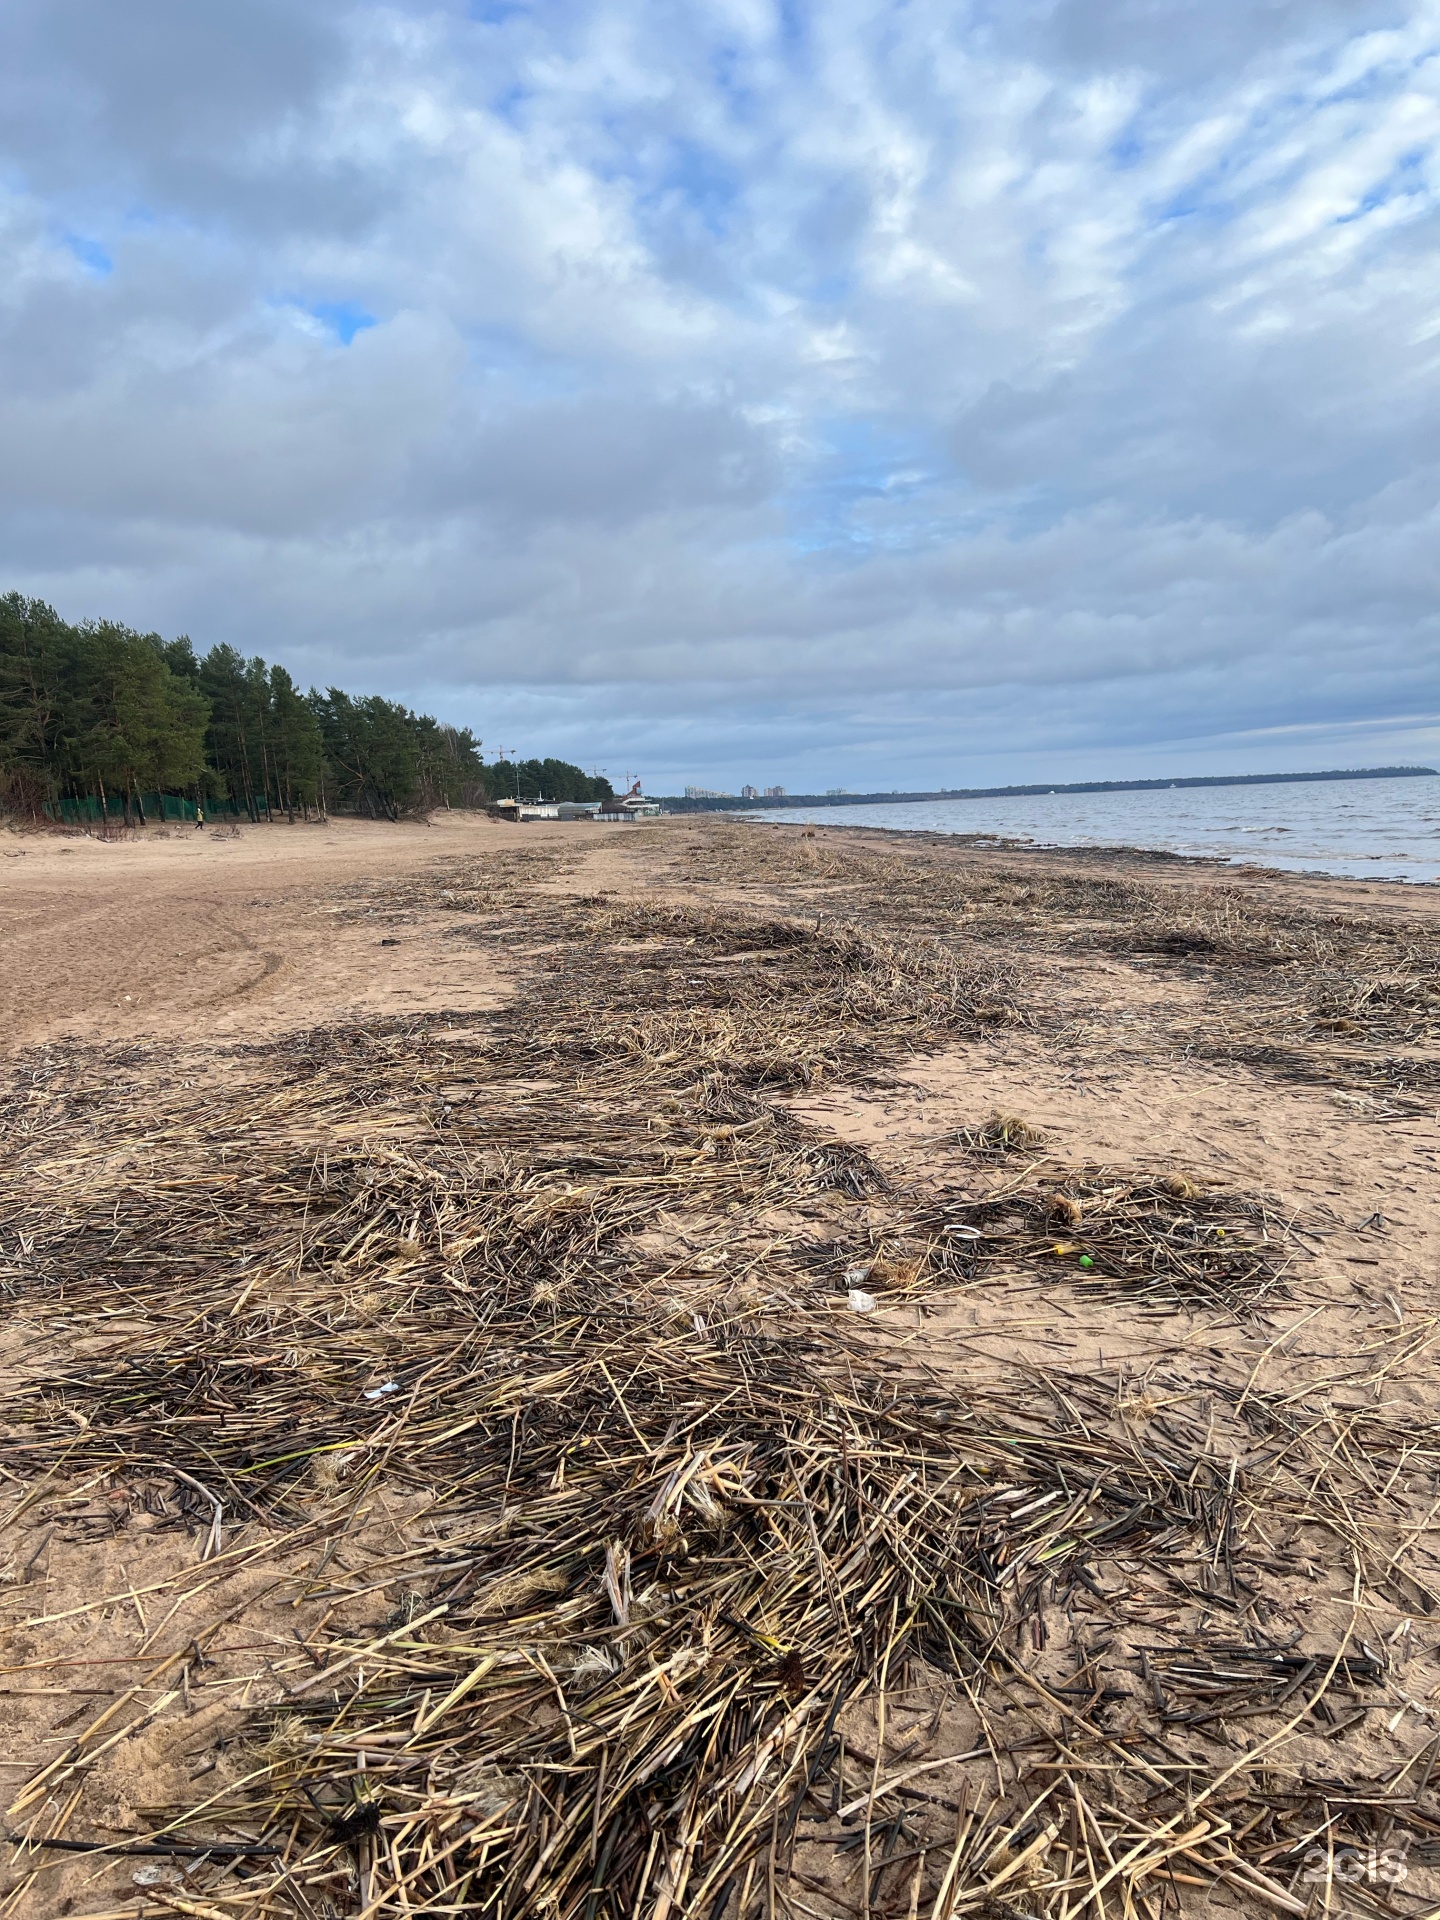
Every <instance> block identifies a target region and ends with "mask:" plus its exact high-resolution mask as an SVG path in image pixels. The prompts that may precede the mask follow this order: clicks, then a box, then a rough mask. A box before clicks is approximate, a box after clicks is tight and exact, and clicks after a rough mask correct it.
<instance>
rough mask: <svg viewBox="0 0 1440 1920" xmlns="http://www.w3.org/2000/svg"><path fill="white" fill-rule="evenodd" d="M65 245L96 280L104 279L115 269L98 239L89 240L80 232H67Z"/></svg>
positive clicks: (113, 263)
mask: <svg viewBox="0 0 1440 1920" xmlns="http://www.w3.org/2000/svg"><path fill="white" fill-rule="evenodd" d="M64 238H65V245H66V246H67V247H68V248H69V250H70V252H71V253H72V254H73V255H74V256H75V258H76V259H77V260H78V261H79V262H80V264H81V266H82V267H84V269H85V271H86V272H87V273H89V274H93V275H94V276H95V278H96V279H97V280H104V279H107V278H108V277H109V275H110V274H112V273H113V272H114V271H115V262H114V261H113V260H112V259H111V258H110V255H109V254H108V253H107V252H106V250H105V248H104V247H102V246H101V244H100V242H99V241H98V240H89V239H87V238H86V237H85V235H84V234H82V233H67V234H66V235H65V236H64Z"/></svg>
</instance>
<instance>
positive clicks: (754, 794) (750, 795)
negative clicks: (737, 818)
mask: <svg viewBox="0 0 1440 1920" xmlns="http://www.w3.org/2000/svg"><path fill="white" fill-rule="evenodd" d="M740 798H741V799H742V800H758V799H759V798H760V789H759V787H741V789H740Z"/></svg>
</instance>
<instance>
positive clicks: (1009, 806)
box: [750, 775, 1440, 881]
mask: <svg viewBox="0 0 1440 1920" xmlns="http://www.w3.org/2000/svg"><path fill="white" fill-rule="evenodd" d="M750 817H752V818H755V819H760V820H777V821H784V822H786V823H787V824H790V825H794V824H795V823H796V822H799V821H805V820H813V821H815V822H817V823H818V824H820V825H823V826H827V827H889V828H892V829H898V830H900V831H901V832H912V833H959V834H966V833H973V834H993V835H994V836H996V837H997V838H999V839H1002V840H1020V841H1025V842H1028V843H1029V844H1031V845H1034V846H1037V847H1139V848H1145V849H1149V850H1153V851H1155V852H1160V853H1180V854H1190V855H1198V856H1202V857H1207V858H1210V859H1218V860H1224V861H1228V862H1230V863H1231V864H1232V865H1237V866H1241V865H1243V866H1261V867H1281V868H1285V869H1287V870H1289V871H1291V872H1296V873H1330V874H1343V875H1347V876H1350V877H1352V878H1362V879H1368V880H1410V881H1436V880H1440V776H1435V775H1429V776H1427V775H1417V776H1413V777H1410V778H1406V779H1399V780H1393V779H1392V780H1307V781H1286V782H1284V783H1283V784H1281V785H1276V786H1249V787H1164V788H1158V789H1157V788H1150V789H1147V790H1145V791H1143V792H1129V793H1050V794H1026V795H1024V796H1021V795H1013V796H1010V797H1007V798H1004V799H995V800H901V801H893V802H889V803H886V804H881V805H874V806H838V807H833V806H832V807H824V806H818V807H811V808H805V807H776V808H770V809H765V810H757V811H756V813H755V814H754V815H752V816H750Z"/></svg>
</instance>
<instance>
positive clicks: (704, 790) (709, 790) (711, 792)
mask: <svg viewBox="0 0 1440 1920" xmlns="http://www.w3.org/2000/svg"><path fill="white" fill-rule="evenodd" d="M685 798H686V799H687V800H733V799H734V798H735V796H734V794H733V793H726V792H724V791H723V789H721V788H719V787H686V789H685Z"/></svg>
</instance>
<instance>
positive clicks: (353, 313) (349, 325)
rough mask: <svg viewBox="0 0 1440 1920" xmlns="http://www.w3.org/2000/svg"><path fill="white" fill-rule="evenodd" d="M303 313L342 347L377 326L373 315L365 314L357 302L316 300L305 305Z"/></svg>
mask: <svg viewBox="0 0 1440 1920" xmlns="http://www.w3.org/2000/svg"><path fill="white" fill-rule="evenodd" d="M305 311H306V312H307V313H313V314H314V316H315V318H316V319H317V320H319V321H321V322H322V323H323V324H324V325H325V326H327V327H328V328H329V329H330V331H331V332H332V333H333V334H334V335H335V338H336V339H337V340H338V341H339V342H340V344H341V345H342V346H344V347H348V346H349V344H350V342H351V341H352V340H353V339H354V338H355V336H356V334H357V333H364V332H365V331H366V330H367V328H369V327H373V326H375V325H377V324H378V323H377V321H376V319H375V316H374V314H373V313H367V312H366V311H365V309H364V307H362V306H361V305H360V303H359V301H358V300H316V301H311V302H308V303H306V304H305Z"/></svg>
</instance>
